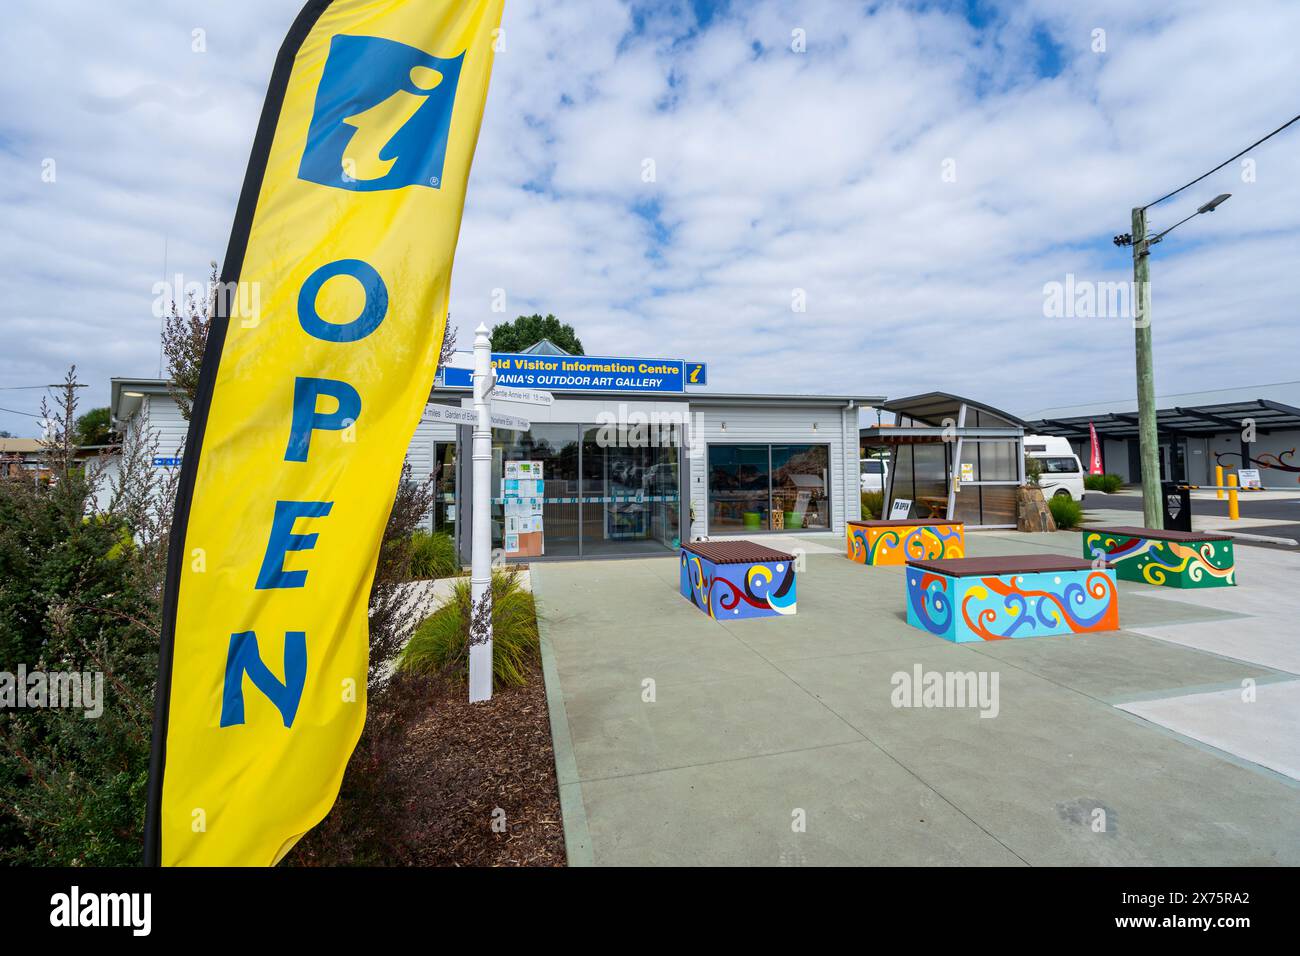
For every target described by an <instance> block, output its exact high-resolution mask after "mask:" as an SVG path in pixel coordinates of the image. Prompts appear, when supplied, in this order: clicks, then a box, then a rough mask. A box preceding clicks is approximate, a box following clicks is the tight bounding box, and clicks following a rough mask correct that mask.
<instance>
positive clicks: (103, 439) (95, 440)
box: [73, 406, 116, 447]
mask: <svg viewBox="0 0 1300 956" xmlns="http://www.w3.org/2000/svg"><path fill="white" fill-rule="evenodd" d="M73 434H74V437H75V438H76V441H77V444H78V445H81V446H82V447H85V446H87V445H111V444H113V442H114V440H115V438H116V436H115V435H114V434H113V416H112V413H111V412H110V411H109V409H108V406H105V407H103V408H92V409H91V410H90V411H88V412H86V414H84V415H82V416H81V417H80V418H78V419H77V423H76V427H75V428H74V430H73Z"/></svg>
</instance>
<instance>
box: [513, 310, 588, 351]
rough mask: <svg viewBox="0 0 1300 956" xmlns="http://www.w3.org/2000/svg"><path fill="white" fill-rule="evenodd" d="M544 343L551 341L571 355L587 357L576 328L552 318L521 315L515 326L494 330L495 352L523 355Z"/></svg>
mask: <svg viewBox="0 0 1300 956" xmlns="http://www.w3.org/2000/svg"><path fill="white" fill-rule="evenodd" d="M542 339H550V340H551V341H552V342H554V343H555V344H556V345H558V346H559V347H560V348H562V349H564V350H565V351H566V352H568V353H569V354H570V355H582V354H584V353H583V350H582V342H581V341H579V340H578V336H577V334H576V333H575V332H574V331H573V326H571V325H569V324H568V323H566V322H561V321H560V320H559V319H557V318H556V317H555V316H553V315H550V314H548V315H546V316H545V317H543V316H541V315H538V314H536V313H534V314H533V315H521V316H519V317H518V318H517V319H515V320H514V321H513V322H502V323H500V324H499V325H495V326H493V327H492V351H493V352H522V351H524V349H527V348H531V347H532V346H534V345H536V344H537V343H538V342H540V341H541V340H542Z"/></svg>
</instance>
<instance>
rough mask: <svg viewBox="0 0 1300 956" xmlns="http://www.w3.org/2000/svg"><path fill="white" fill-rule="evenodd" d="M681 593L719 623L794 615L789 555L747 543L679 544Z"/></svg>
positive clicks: (792, 567) (709, 542) (791, 559)
mask: <svg viewBox="0 0 1300 956" xmlns="http://www.w3.org/2000/svg"><path fill="white" fill-rule="evenodd" d="M681 592H682V597H684V598H686V599H687V600H689V601H690V602H691V603H692V604H694V605H695V606H696V607H697V608H699V609H700V610H701V611H703V612H704V613H706V614H708V615H709V617H711V618H713V619H715V620H720V621H735V620H744V619H745V618H751V617H773V616H775V615H778V614H793V613H794V612H795V585H794V555H791V554H786V553H785V552H784V551H777V550H775V549H773V548H768V547H764V546H763V545H761V544H754V542H752V541H707V542H706V541H695V542H691V543H689V544H683V545H682V551H681Z"/></svg>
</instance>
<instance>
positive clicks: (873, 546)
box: [844, 518, 966, 564]
mask: <svg viewBox="0 0 1300 956" xmlns="http://www.w3.org/2000/svg"><path fill="white" fill-rule="evenodd" d="M964 527H965V526H964V525H963V524H962V522H960V521H947V520H942V519H940V520H933V519H929V518H905V519H896V520H893V521H850V522H848V524H847V525H845V529H844V536H845V539H846V544H847V546H848V556H849V560H850V561H856V562H858V564H906V563H907V562H908V561H924V560H928V559H934V560H940V559H947V558H963V557H965V556H966V534H965V530H964Z"/></svg>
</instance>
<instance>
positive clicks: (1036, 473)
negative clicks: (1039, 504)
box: [1025, 455, 1043, 488]
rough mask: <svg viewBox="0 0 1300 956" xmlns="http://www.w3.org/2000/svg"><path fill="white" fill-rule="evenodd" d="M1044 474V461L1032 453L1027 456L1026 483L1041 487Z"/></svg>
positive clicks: (1033, 486) (1029, 485) (1028, 485)
mask: <svg viewBox="0 0 1300 956" xmlns="http://www.w3.org/2000/svg"><path fill="white" fill-rule="evenodd" d="M1042 476H1043V462H1042V460H1041V459H1038V458H1034V457H1033V456H1031V455H1026V456H1025V485H1026V486H1027V487H1029V488H1038V487H1040V479H1041V478H1042Z"/></svg>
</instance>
